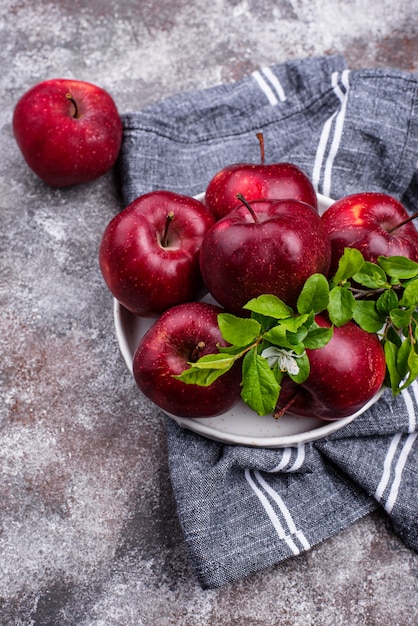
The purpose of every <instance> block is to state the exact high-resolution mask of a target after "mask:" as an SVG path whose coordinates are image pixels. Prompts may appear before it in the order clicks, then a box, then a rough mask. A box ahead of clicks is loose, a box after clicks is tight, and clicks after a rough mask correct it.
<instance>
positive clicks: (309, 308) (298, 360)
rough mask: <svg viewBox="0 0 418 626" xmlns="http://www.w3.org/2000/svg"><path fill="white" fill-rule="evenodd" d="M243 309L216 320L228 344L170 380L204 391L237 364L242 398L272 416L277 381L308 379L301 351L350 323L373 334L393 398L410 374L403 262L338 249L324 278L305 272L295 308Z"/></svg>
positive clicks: (264, 299) (415, 335) (411, 291)
mask: <svg viewBox="0 0 418 626" xmlns="http://www.w3.org/2000/svg"><path fill="white" fill-rule="evenodd" d="M244 309H246V310H247V311H250V317H248V316H245V317H239V316H235V315H232V314H230V313H220V314H219V316H218V325H219V329H220V331H221V334H222V337H223V338H224V340H225V341H226V342H227V343H228V344H229V345H228V346H227V347H218V352H216V353H214V354H208V355H205V356H204V357H201V358H200V359H198V360H197V361H196V362H193V363H190V368H189V369H187V370H185V371H184V372H183V373H182V374H181V375H180V376H177V377H176V378H179V379H180V380H182V381H184V382H185V383H193V384H198V385H210V384H211V383H212V382H213V381H214V380H216V379H217V378H218V377H219V376H222V375H223V374H224V373H225V372H227V371H228V370H229V369H231V367H233V366H234V365H235V364H236V363H237V362H238V361H241V362H242V383H241V384H242V391H241V396H242V399H243V401H244V402H245V403H246V404H247V405H248V406H249V407H250V408H252V409H253V410H254V411H255V412H256V413H258V414H259V415H266V414H268V413H271V412H272V411H274V408H275V406H276V404H277V401H278V398H279V395H280V389H281V381H282V380H283V377H284V376H289V377H290V378H291V379H292V380H294V381H295V382H296V383H299V384H301V383H303V382H304V381H305V380H306V379H307V378H308V376H309V372H310V364H309V358H308V355H307V353H306V350H307V349H308V350H315V349H319V348H321V347H323V346H325V345H326V344H327V343H328V341H329V340H330V339H331V337H332V334H333V327H335V326H336V327H339V326H343V325H344V324H346V323H347V322H349V321H351V320H353V321H354V322H356V323H357V324H358V325H359V326H360V327H361V328H362V329H363V330H365V331H367V332H369V333H375V334H377V335H378V336H379V338H380V341H381V342H382V345H383V348H384V352H385V358H386V380H385V383H386V385H387V386H388V387H390V388H391V389H392V393H393V394H394V395H397V394H398V393H399V392H400V391H401V390H402V389H404V388H405V387H407V386H408V385H410V384H411V383H412V382H413V381H414V380H415V379H416V377H417V375H418V348H417V345H418V343H417V342H418V263H415V262H414V261H411V260H410V259H407V258H406V257H401V256H394V257H383V256H382V257H379V258H378V260H377V263H371V262H370V261H365V260H364V258H363V256H362V254H361V253H360V252H359V251H358V250H356V249H353V248H346V249H345V251H344V254H343V256H342V257H341V259H340V262H339V265H338V268H337V271H336V273H335V275H334V276H333V277H332V278H331V279H328V278H327V277H326V276H324V275H323V274H312V275H311V276H310V277H309V278H308V279H307V280H306V282H305V284H304V286H303V288H302V290H301V292H300V295H299V298H298V300H297V303H296V309H293V308H291V307H289V306H288V305H287V304H286V303H285V302H283V301H282V300H280V299H279V298H278V297H276V296H274V295H270V294H265V295H261V296H259V297H257V298H254V299H252V300H250V301H249V302H248V303H247V304H246V305H245V306H244ZM321 312H326V313H327V314H328V317H329V319H330V322H331V327H330V328H325V327H322V326H319V325H318V324H317V323H316V322H315V315H316V314H318V313H321Z"/></svg>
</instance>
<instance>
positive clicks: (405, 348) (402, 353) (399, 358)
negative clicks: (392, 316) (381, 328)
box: [396, 339, 414, 380]
mask: <svg viewBox="0 0 418 626" xmlns="http://www.w3.org/2000/svg"><path fill="white" fill-rule="evenodd" d="M411 349H412V350H413V349H414V348H413V346H412V345H411V341H410V340H409V339H405V340H404V341H403V342H402V343H401V345H400V346H399V348H398V353H397V355H396V367H397V370H398V374H399V378H400V379H401V380H403V379H404V378H405V377H406V375H407V374H408V372H409V363H408V359H409V353H410V351H411Z"/></svg>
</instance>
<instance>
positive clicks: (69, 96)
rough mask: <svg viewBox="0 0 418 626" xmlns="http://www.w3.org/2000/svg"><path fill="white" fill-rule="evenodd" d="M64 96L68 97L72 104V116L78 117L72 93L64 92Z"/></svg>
mask: <svg viewBox="0 0 418 626" xmlns="http://www.w3.org/2000/svg"><path fill="white" fill-rule="evenodd" d="M65 97H66V98H68V100H69V101H70V102H71V104H72V105H73V106H74V115H73V117H78V107H77V102H76V101H75V100H74V98H73V97H72V95H71V94H70V93H67V94H65Z"/></svg>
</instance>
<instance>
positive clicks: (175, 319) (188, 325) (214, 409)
mask: <svg viewBox="0 0 418 626" xmlns="http://www.w3.org/2000/svg"><path fill="white" fill-rule="evenodd" d="M221 312H222V309H221V308H219V307H217V306H215V305H213V304H208V303H204V302H188V303H185V304H179V305H177V306H175V307H172V308H170V309H168V310H167V311H166V312H165V313H163V314H162V315H161V316H160V317H159V318H158V320H157V321H156V322H154V324H153V325H152V326H151V328H150V329H149V330H148V331H147V332H146V333H145V335H144V336H143V337H142V339H141V341H140V343H139V345H138V347H137V349H136V351H135V354H134V360H133V375H134V378H135V381H136V383H137V385H138V387H139V389H140V390H141V391H142V392H143V393H144V394H145V395H146V396H147V397H148V398H150V400H152V401H153V402H154V403H155V404H156V405H157V406H159V407H160V408H161V409H163V410H164V411H166V412H168V413H171V414H172V415H177V416H180V417H210V416H214V415H219V414H220V413H224V412H225V411H227V410H228V409H230V408H231V407H232V406H233V405H234V404H236V403H237V402H238V400H239V399H240V393H241V385H240V383H241V365H240V364H239V363H237V364H236V365H235V366H233V368H232V369H230V370H229V371H228V372H227V373H226V374H223V375H222V376H221V377H220V378H218V379H217V380H215V381H214V382H213V383H212V384H211V385H209V386H207V387H203V386H200V385H195V384H189V383H185V382H183V381H181V380H178V379H176V378H174V376H176V375H180V374H181V373H182V372H183V371H184V370H186V369H188V368H189V367H190V365H189V363H190V362H194V361H197V359H198V358H200V357H202V356H204V355H205V354H212V353H214V352H217V351H218V350H217V346H218V345H221V346H225V345H227V344H226V343H225V341H224V340H223V338H222V335H221V333H220V330H219V327H218V322H217V319H218V314H219V313H221Z"/></svg>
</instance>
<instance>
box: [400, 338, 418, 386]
mask: <svg viewBox="0 0 418 626" xmlns="http://www.w3.org/2000/svg"><path fill="white" fill-rule="evenodd" d="M408 367H409V376H408V378H407V379H406V381H404V383H403V385H402V387H401V389H405V388H406V387H408V386H409V385H410V384H411V383H413V382H414V380H415V379H416V378H417V376H418V354H417V353H416V352H415V350H414V347H413V346H411V349H410V351H409V356H408Z"/></svg>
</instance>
